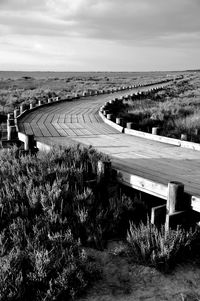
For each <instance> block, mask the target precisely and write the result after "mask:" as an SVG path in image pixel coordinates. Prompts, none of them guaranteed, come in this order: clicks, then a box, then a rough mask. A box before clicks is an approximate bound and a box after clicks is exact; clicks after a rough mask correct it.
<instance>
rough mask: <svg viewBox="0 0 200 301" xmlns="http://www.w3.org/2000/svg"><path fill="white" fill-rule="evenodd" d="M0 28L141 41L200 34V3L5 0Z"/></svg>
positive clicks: (188, 0)
mask: <svg viewBox="0 0 200 301" xmlns="http://www.w3.org/2000/svg"><path fill="white" fill-rule="evenodd" d="M0 8H1V11H0V24H2V25H3V26H7V27H8V28H9V30H10V32H13V33H17V34H20V33H21V34H36V35H46V34H47V35H52V36H55V35H63V36H75V37H77V36H81V37H85V38H96V39H103V40H104V39H108V40H110V39H111V40H116V41H132V42H133V43H134V42H140V41H142V40H146V41H147V42H148V40H151V39H155V38H157V39H159V38H160V37H163V36H166V37H169V36H170V35H174V34H180V35H181V34H184V33H187V34H193V33H194V32H195V33H199V32H200V18H199V8H200V3H199V1H198V0H193V1H191V0H168V1H166V0H151V1H149V0H126V1H124V0H34V1H30V0H3V1H1V3H0Z"/></svg>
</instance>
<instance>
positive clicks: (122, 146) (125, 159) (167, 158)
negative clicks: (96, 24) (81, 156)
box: [19, 88, 200, 197]
mask: <svg viewBox="0 0 200 301" xmlns="http://www.w3.org/2000/svg"><path fill="white" fill-rule="evenodd" d="M146 89H147V88H146ZM140 90H145V88H143V89H140ZM135 91H136V90H134V89H133V91H129V92H130V93H131V92H135ZM122 94H127V92H116V93H113V94H108V95H99V96H93V97H84V98H81V99H79V100H74V101H70V102H69V101H68V102H67V101H66V102H59V103H55V104H53V105H51V106H46V107H41V108H38V109H37V110H35V111H32V112H30V113H28V114H27V115H26V116H24V117H22V118H21V119H20V121H19V130H20V131H22V132H24V133H26V134H34V136H35V138H36V140H39V141H42V142H44V143H47V144H52V145H53V144H55V145H69V144H72V143H83V144H85V145H93V146H94V147H95V148H96V149H98V150H99V151H102V152H104V153H106V154H108V155H109V156H111V157H112V161H113V164H114V166H116V167H117V168H119V169H120V170H122V171H126V172H128V173H130V174H133V175H137V176H140V177H142V178H145V179H149V180H151V181H154V182H156V183H160V184H164V185H167V183H168V182H169V181H180V182H183V183H184V185H185V191H186V192H188V193H189V194H191V195H194V196H197V197H199V196H200V152H198V151H194V150H191V149H186V148H180V147H177V146H174V145H169V144H165V143H160V142H155V141H151V140H147V139H144V138H139V137H134V136H129V135H125V134H123V133H119V132H118V131H117V130H116V129H114V128H112V127H110V126H109V125H107V124H105V123H104V122H103V121H102V119H101V118H100V117H99V115H98V111H99V108H100V106H102V105H103V104H104V102H105V101H108V100H110V99H113V98H114V97H117V96H120V95H122Z"/></svg>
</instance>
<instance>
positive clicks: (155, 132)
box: [152, 127, 159, 135]
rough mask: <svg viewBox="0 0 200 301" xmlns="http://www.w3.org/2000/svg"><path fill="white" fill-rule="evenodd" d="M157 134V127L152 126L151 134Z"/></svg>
mask: <svg viewBox="0 0 200 301" xmlns="http://www.w3.org/2000/svg"><path fill="white" fill-rule="evenodd" d="M158 134H159V128H158V127H153V128H152V135H158Z"/></svg>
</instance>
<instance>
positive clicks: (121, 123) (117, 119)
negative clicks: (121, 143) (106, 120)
mask: <svg viewBox="0 0 200 301" xmlns="http://www.w3.org/2000/svg"><path fill="white" fill-rule="evenodd" d="M116 124H118V125H121V126H122V125H123V118H120V117H117V118H116Z"/></svg>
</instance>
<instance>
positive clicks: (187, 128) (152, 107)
mask: <svg viewBox="0 0 200 301" xmlns="http://www.w3.org/2000/svg"><path fill="white" fill-rule="evenodd" d="M117 117H122V118H123V119H124V121H126V122H132V123H133V127H134V129H137V130H138V129H139V130H142V131H145V132H151V128H152V127H158V128H159V134H160V135H162V136H166V137H172V138H177V139H180V138H181V134H184V135H186V136H187V140H188V141H193V142H198V143H199V142H200V74H198V75H196V76H195V77H192V78H189V79H184V80H182V81H179V82H177V83H176V82H175V83H172V84H171V85H170V86H167V87H165V88H164V89H162V90H161V91H159V92H156V93H152V94H150V95H149V96H148V97H144V98H142V97H136V98H134V99H133V100H129V101H126V103H125V105H124V106H123V107H121V109H120V108H119V109H118V115H117Z"/></svg>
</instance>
